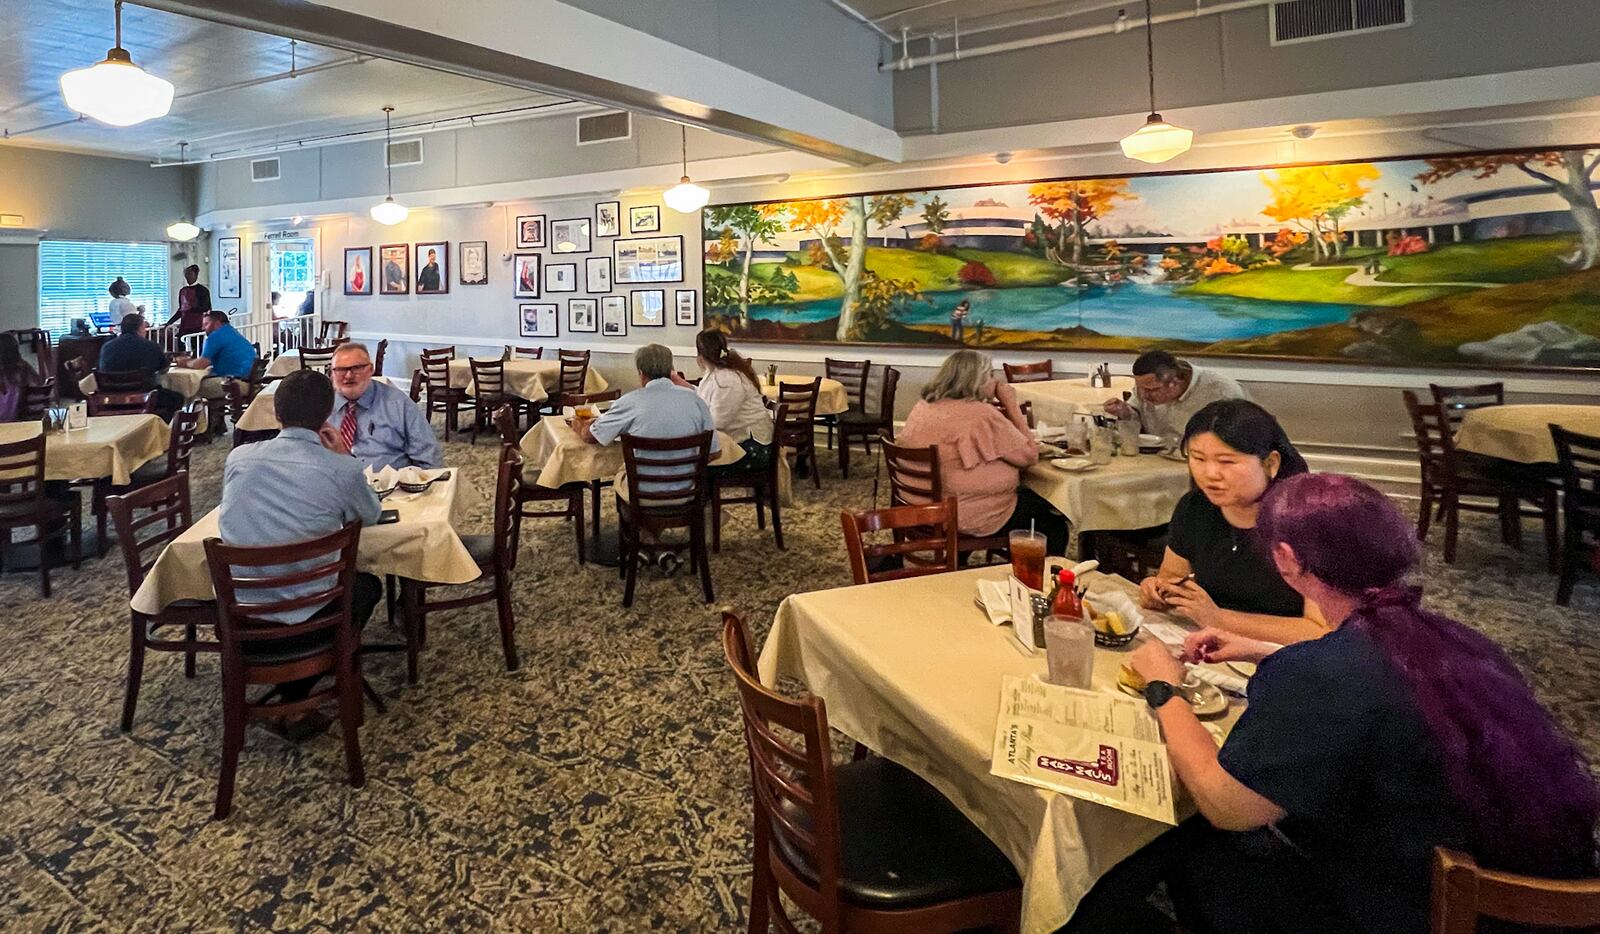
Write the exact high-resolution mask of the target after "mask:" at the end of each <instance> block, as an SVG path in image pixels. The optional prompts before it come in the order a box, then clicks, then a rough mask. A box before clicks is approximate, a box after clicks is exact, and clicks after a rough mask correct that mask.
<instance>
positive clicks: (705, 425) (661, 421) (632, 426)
mask: <svg viewBox="0 0 1600 934" xmlns="http://www.w3.org/2000/svg"><path fill="white" fill-rule="evenodd" d="M715 428H716V425H715V424H713V423H712V421H711V409H710V407H709V406H707V405H706V401H705V400H704V399H702V398H700V396H699V395H698V394H697V393H696V392H695V391H694V390H693V389H686V388H684V387H682V386H676V385H673V382H672V380H670V379H666V378H665V377H663V378H661V379H653V380H651V381H650V382H648V383H645V384H644V386H642V387H640V388H639V389H635V390H634V391H633V392H630V393H627V394H626V395H624V396H623V397H622V398H620V399H618V400H617V401H616V402H614V403H612V404H611V408H610V409H608V410H607V411H606V413H605V414H604V415H601V416H600V417H599V418H597V419H595V420H594V423H593V424H591V425H590V426H589V433H590V434H592V435H594V440H595V441H597V442H599V443H601V444H610V443H611V442H613V441H615V440H617V438H619V437H621V436H622V435H625V434H629V435H634V436H636V437H640V438H682V437H685V436H687V435H696V434H699V433H700V432H702V431H710V432H712V435H711V453H712V455H713V456H715V455H716V453H717V451H718V445H717V435H716V433H715ZM669 453H672V454H676V453H678V452H669ZM683 453H688V452H687V451H685V452H683ZM672 469H675V468H672ZM650 473H652V471H651V470H650V469H649V468H647V467H644V466H643V465H641V466H640V468H639V475H640V476H641V477H644V476H649V475H650ZM655 486H656V487H659V488H660V489H663V490H666V489H674V488H676V487H680V486H683V484H681V483H680V484H672V485H671V486H668V485H666V484H655ZM643 488H644V489H646V490H648V489H651V486H648V485H645V486H643Z"/></svg>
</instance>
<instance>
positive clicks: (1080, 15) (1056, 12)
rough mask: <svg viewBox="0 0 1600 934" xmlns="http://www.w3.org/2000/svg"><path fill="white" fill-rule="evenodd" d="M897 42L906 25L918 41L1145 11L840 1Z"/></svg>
mask: <svg viewBox="0 0 1600 934" xmlns="http://www.w3.org/2000/svg"><path fill="white" fill-rule="evenodd" d="M835 3H836V5H839V6H844V7H848V8H850V9H851V10H854V11H855V12H856V13H857V14H859V16H860V18H862V19H864V20H867V21H868V22H870V23H871V24H872V25H873V26H874V27H875V28H877V29H878V30H880V31H881V32H883V33H885V34H887V35H888V36H890V37H893V38H894V39H896V40H898V39H899V37H900V35H901V28H902V27H904V28H905V30H906V31H907V33H908V34H909V36H910V37H911V38H913V39H915V38H918V37H923V36H927V35H937V36H938V37H939V38H941V39H943V38H948V37H949V36H951V35H952V34H954V33H957V32H959V33H960V35H961V36H963V37H966V36H969V35H975V34H976V33H979V32H992V31H995V30H1000V29H1019V28H1021V29H1031V30H1032V31H1036V32H1037V31H1047V30H1055V29H1075V28H1078V27H1082V26H1092V25H1097V24H1102V25H1110V24H1112V23H1114V22H1115V21H1116V17H1117V11H1118V10H1126V11H1127V15H1128V16H1129V17H1134V18H1139V17H1142V16H1143V15H1144V4H1142V3H1140V2H1139V0H835ZM1152 6H1153V7H1154V12H1155V13H1156V14H1157V15H1160V14H1161V13H1163V12H1172V11H1175V10H1177V9H1180V8H1186V5H1185V3H1183V2H1181V0H1155V2H1154V3H1153V4H1152Z"/></svg>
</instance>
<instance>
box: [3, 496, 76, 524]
mask: <svg viewBox="0 0 1600 934" xmlns="http://www.w3.org/2000/svg"><path fill="white" fill-rule="evenodd" d="M67 509H68V503H67V502H65V501H63V500H56V499H50V498H49V497H46V498H45V499H43V500H41V501H39V502H37V503H30V502H19V503H0V520H6V519H10V520H22V521H31V520H34V519H45V520H48V519H65V518H66V517H67Z"/></svg>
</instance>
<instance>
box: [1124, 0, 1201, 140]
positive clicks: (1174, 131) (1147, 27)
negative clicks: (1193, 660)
mask: <svg viewBox="0 0 1600 934" xmlns="http://www.w3.org/2000/svg"><path fill="white" fill-rule="evenodd" d="M1144 51H1145V64H1146V66H1147V67H1148V68H1149V72H1150V116H1148V117H1146V118H1145V121H1144V126H1142V127H1140V128H1139V129H1137V130H1135V131H1133V132H1132V133H1131V134H1129V135H1127V136H1124V137H1123V138H1122V154H1123V155H1125V156H1127V157H1128V158H1129V159H1138V160H1139V161H1140V162H1166V161H1167V160H1168V159H1171V158H1173V157H1174V156H1177V155H1180V154H1182V153H1185V152H1188V151H1189V146H1190V144H1191V143H1193V142H1194V131H1193V130H1185V129H1184V128H1183V127H1181V126H1173V125H1172V124H1170V123H1168V122H1167V121H1165V120H1163V119H1161V115H1160V114H1158V113H1156V43H1155V24H1154V22H1153V21H1152V18H1151V16H1150V0H1144Z"/></svg>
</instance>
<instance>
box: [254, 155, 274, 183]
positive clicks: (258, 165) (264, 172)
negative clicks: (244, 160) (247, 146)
mask: <svg viewBox="0 0 1600 934" xmlns="http://www.w3.org/2000/svg"><path fill="white" fill-rule="evenodd" d="M280 177H281V167H280V166H279V165H278V158H277V157H276V156H274V157H272V158H271V159H251V160H250V180H251V181H252V182H275V181H277V180H278V179H279V178H280Z"/></svg>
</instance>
